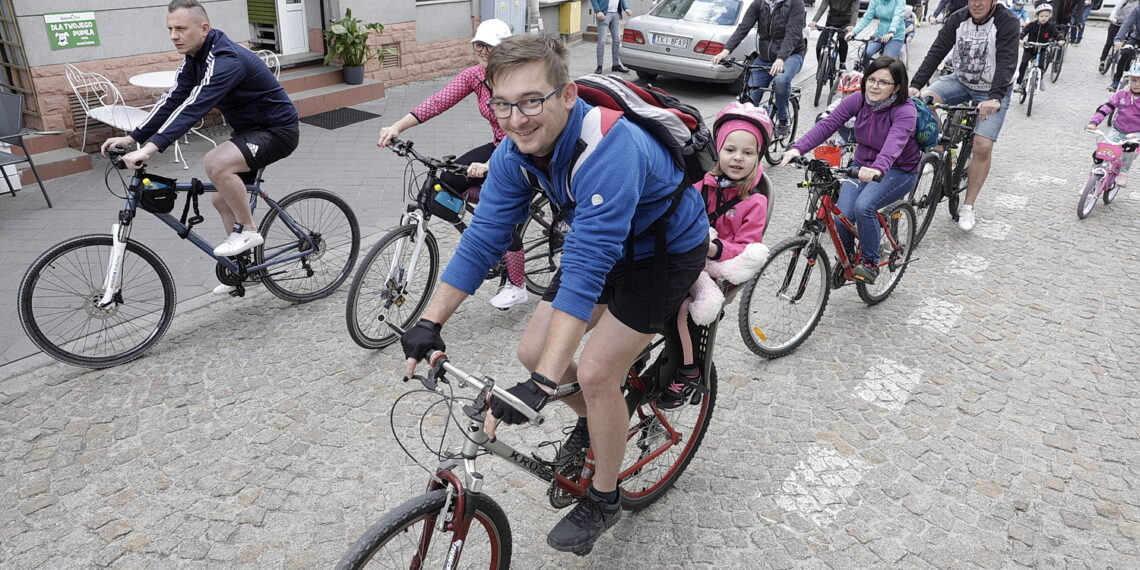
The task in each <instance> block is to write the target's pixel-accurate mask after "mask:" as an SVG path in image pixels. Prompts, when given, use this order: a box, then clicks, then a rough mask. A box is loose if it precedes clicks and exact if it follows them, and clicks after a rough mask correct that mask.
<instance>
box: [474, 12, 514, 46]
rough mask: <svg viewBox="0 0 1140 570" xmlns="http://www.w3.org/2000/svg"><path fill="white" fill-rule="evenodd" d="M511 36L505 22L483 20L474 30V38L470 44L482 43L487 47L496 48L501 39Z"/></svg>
mask: <svg viewBox="0 0 1140 570" xmlns="http://www.w3.org/2000/svg"><path fill="white" fill-rule="evenodd" d="M510 35H511V27H510V26H508V25H507V23H506V22H504V21H502V20H498V19H494V18H492V19H490V20H483V23H481V24H479V27H478V28H475V37H474V38H473V39H472V40H471V43H475V42H483V43H485V44H487V45H489V46H497V45H499V42H501V41H503V38H506V37H509V36H510Z"/></svg>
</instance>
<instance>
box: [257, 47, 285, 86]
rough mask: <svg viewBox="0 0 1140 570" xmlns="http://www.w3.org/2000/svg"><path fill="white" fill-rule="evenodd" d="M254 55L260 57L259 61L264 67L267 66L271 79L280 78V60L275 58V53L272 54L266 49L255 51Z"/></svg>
mask: <svg viewBox="0 0 1140 570" xmlns="http://www.w3.org/2000/svg"><path fill="white" fill-rule="evenodd" d="M256 53H257V57H260V58H261V61H264V62H265V65H266V66H268V67H269V69H270V70H272V71H273V77H276V78H279V79H280V78H281V59H280V58H278V57H277V54H275V53H273V52H271V51H269V50H267V49H261V50H257V52H256Z"/></svg>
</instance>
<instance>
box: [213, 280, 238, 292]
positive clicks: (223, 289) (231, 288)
mask: <svg viewBox="0 0 1140 570" xmlns="http://www.w3.org/2000/svg"><path fill="white" fill-rule="evenodd" d="M234 291H237V287H234V286H233V285H226V284H225V283H222V284H221V285H218V286H217V287H214V294H215V295H229V294H230V293H233V292H234Z"/></svg>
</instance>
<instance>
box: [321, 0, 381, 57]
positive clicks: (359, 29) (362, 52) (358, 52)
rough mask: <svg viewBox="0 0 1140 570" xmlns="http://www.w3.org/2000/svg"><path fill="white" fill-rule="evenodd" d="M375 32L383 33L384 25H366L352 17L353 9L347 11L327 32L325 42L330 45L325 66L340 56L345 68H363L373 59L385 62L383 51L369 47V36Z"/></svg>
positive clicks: (374, 23)
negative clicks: (376, 58)
mask: <svg viewBox="0 0 1140 570" xmlns="http://www.w3.org/2000/svg"><path fill="white" fill-rule="evenodd" d="M373 30H375V31H376V33H377V34H380V33H383V32H384V25H383V24H380V23H376V22H373V23H371V24H365V23H364V22H362V21H361V20H360V18H354V17H352V9H351V8H347V9H345V11H344V17H343V18H341V19H339V20H334V21H333V23H332V26H329V29H327V30H325V41H327V42H328V44H329V52H328V54H326V55H325V65H328V63H329V62H330V61H332V59H333V58H334V57H338V56H339V57H340V58H341V61H342V62H343V64H344V66H345V67H359V66H362V65H364V64H365V63H367V62H368V60H370V59H372V58H373V57H378V58H379V59H380V61H383V60H384V53H383V51H381V50H380V49H378V48H374V47H372V46H370V45H368V36H369V35H370V34H371V32H372V31H373Z"/></svg>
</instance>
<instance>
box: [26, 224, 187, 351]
mask: <svg viewBox="0 0 1140 570" xmlns="http://www.w3.org/2000/svg"><path fill="white" fill-rule="evenodd" d="M111 251H112V240H111V236H110V235H86V236H79V237H75V238H72V239H69V240H67V241H65V242H63V243H60V244H59V245H56V246H54V247H52V248H51V249H49V250H47V251H46V252H44V253H43V254H42V255H40V256H39V258H38V259H36V260H35V262H33V263H32V265H31V267H29V268H28V271H27V273H25V274H24V278H23V280H22V281H21V282H20V292H19V299H18V301H17V305H18V310H19V314H20V324H22V325H23V327H24V332H26V333H27V334H28V337H29V338H30V339H31V340H32V342H34V343H35V344H36V346H38V347H39V348H40V349H41V350H43V351H44V352H46V353H47V354H48V356H51V357H52V358H54V359H56V360H59V361H61V362H66V363H68V364H73V365H75V366H84V367H87V368H107V367H109V366H116V365H119V364H123V363H124V362H128V361H131V360H134V359H135V358H138V357H139V356H142V355H143V353H145V352H146V351H147V350H149V349H150V347H152V346H154V344H155V343H156V342H158V341H159V339H161V338H162V335H163V334H165V333H166V329H168V328H169V327H170V322H171V321H172V320H173V319H174V307H175V305H176V304H177V299H176V293H175V290H174V279H173V278H171V276H170V270H169V269H167V267H166V264H165V263H163V262H162V259H160V258H159V257H158V255H156V254H155V253H154V252H153V251H151V250H150V249H148V248H147V247H146V246H144V245H142V244H140V243H138V242H136V241H133V240H127V243H126V250H125V251H124V252H123V264H122V270H121V271H120V275H122V285H121V286H120V287H119V292H118V293H116V294H115V295H114V297H113V298H112V300H111V303H110V304H109V305H107V306H106V307H100V306H99V301H100V300H101V299H102V297H103V292H104V285H105V282H106V277H107V266H108V262H109V260H110V259H111Z"/></svg>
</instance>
